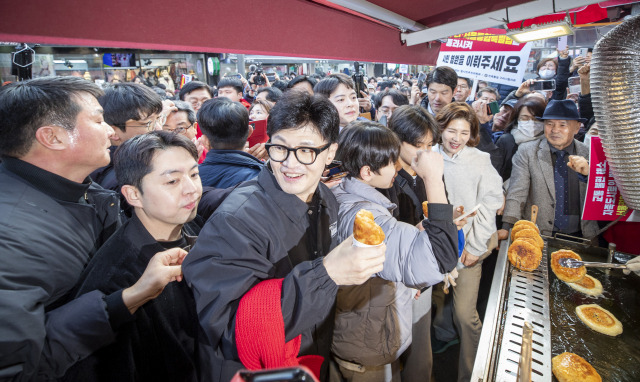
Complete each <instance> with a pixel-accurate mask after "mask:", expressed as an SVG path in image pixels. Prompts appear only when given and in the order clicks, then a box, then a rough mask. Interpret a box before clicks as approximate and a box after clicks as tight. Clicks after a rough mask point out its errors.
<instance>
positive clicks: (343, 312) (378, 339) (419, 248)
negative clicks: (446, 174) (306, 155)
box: [332, 121, 458, 382]
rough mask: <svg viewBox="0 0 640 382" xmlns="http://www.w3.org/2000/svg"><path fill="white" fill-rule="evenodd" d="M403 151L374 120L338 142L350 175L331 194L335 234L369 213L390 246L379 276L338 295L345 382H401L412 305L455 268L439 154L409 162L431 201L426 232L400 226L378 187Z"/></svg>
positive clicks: (336, 349) (390, 177)
mask: <svg viewBox="0 0 640 382" xmlns="http://www.w3.org/2000/svg"><path fill="white" fill-rule="evenodd" d="M399 153H400V140H399V139H398V138H397V137H396V135H395V134H394V133H393V132H392V131H390V130H389V129H387V128H385V127H384V126H382V125H380V124H377V123H373V122H360V121H358V122H353V123H351V124H349V125H348V128H347V129H345V131H344V132H343V133H342V135H341V136H340V141H339V144H338V152H337V159H338V160H340V161H342V166H343V169H344V170H346V171H348V172H349V176H348V177H347V178H345V179H344V180H343V182H342V183H341V184H340V185H338V186H337V187H335V188H334V189H333V190H332V191H333V193H334V195H335V196H336V199H337V200H338V203H340V210H339V213H338V236H339V237H340V238H345V237H348V236H349V235H351V234H352V232H353V225H354V220H355V216H356V214H357V213H358V211H360V210H361V209H366V210H368V211H370V212H371V213H372V214H373V216H374V219H375V221H376V223H377V224H378V225H380V227H381V228H382V229H383V231H384V233H385V236H386V238H385V242H386V245H387V254H386V255H387V257H386V260H385V265H384V270H383V271H382V272H380V273H378V274H376V276H378V277H373V278H371V279H370V280H369V281H367V282H366V283H364V284H363V285H360V286H346V287H345V286H343V287H340V289H339V291H338V295H337V301H336V327H335V331H334V336H333V345H332V352H333V354H334V359H335V360H336V362H337V364H338V366H339V369H340V373H341V374H342V377H343V378H345V379H346V380H347V381H352V382H358V381H368V382H369V381H370V382H377V381H380V382H384V381H390V380H396V379H398V378H399V372H400V369H401V368H400V366H399V361H398V358H399V357H400V355H401V354H402V353H403V352H404V351H405V350H406V349H407V348H408V346H409V345H410V344H411V341H412V336H411V332H412V299H413V297H414V296H415V294H416V292H417V290H419V289H421V288H426V287H429V286H431V285H433V284H437V283H439V282H440V281H442V280H443V277H444V274H445V273H448V272H450V271H451V270H452V269H453V268H454V267H455V265H456V262H457V253H458V248H457V231H456V226H455V224H453V216H452V215H453V207H452V206H451V205H450V204H447V199H446V195H445V190H444V183H443V181H442V170H443V162H442V157H440V155H439V154H437V153H434V152H430V151H420V152H418V155H417V158H416V159H415V160H414V163H413V164H412V165H413V167H414V168H415V169H416V172H417V173H418V176H420V177H421V178H423V179H424V183H425V185H426V193H427V199H428V201H429V219H428V220H427V219H425V220H424V221H422V222H421V223H420V224H419V226H420V228H421V229H419V228H416V227H414V226H412V225H410V224H407V223H403V222H399V221H397V220H396V219H395V218H394V217H393V215H392V212H393V210H394V209H395V208H396V205H395V204H393V203H391V202H390V201H389V200H388V199H387V198H386V197H384V196H383V195H382V194H381V193H380V192H378V191H377V190H376V189H375V188H380V189H386V188H390V187H391V186H392V185H393V181H394V178H395V176H396V174H397V169H396V162H397V160H398V157H399ZM412 288H413V289H412ZM424 297H430V293H429V296H424ZM425 361H426V360H425Z"/></svg>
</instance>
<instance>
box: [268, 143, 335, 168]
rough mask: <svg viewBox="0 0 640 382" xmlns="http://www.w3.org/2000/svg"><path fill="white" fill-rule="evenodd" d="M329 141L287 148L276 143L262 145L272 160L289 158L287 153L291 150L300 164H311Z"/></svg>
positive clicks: (281, 160) (327, 145)
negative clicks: (319, 145)
mask: <svg viewBox="0 0 640 382" xmlns="http://www.w3.org/2000/svg"><path fill="white" fill-rule="evenodd" d="M329 146H331V143H327V144H326V145H324V146H322V147H295V148H289V147H287V146H283V145H276V144H273V143H266V144H265V145H264V147H265V148H266V149H267V153H268V154H269V158H271V160H272V161H274V162H284V161H286V160H287V158H289V153H291V152H292V151H293V153H294V154H295V156H296V159H297V160H298V162H300V163H301V164H306V165H309V164H313V162H315V161H316V158H317V157H318V154H320V153H321V152H323V151H324V150H326V149H328V148H329Z"/></svg>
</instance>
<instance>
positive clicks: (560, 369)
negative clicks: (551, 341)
mask: <svg viewBox="0 0 640 382" xmlns="http://www.w3.org/2000/svg"><path fill="white" fill-rule="evenodd" d="M551 370H552V371H553V375H555V376H556V378H557V379H558V382H601V381H602V378H601V377H600V374H598V372H597V371H596V369H594V368H593V366H591V364H589V362H587V361H585V359H584V358H582V357H580V356H579V355H577V354H574V353H566V352H565V353H562V354H560V355H557V356H555V357H553V358H552V359H551Z"/></svg>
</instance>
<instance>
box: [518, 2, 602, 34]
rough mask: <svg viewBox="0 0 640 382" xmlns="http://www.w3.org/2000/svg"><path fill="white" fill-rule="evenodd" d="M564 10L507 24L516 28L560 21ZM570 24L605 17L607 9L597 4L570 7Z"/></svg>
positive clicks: (564, 14)
mask: <svg viewBox="0 0 640 382" xmlns="http://www.w3.org/2000/svg"><path fill="white" fill-rule="evenodd" d="M566 15H567V13H566V12H558V13H552V14H550V15H545V16H540V17H534V18H532V19H526V20H522V21H516V22H513V23H509V24H507V25H508V27H509V29H518V28H524V27H528V26H530V25H532V24H536V25H540V24H546V23H551V22H555V21H562V20H564V18H565V17H566ZM569 16H571V20H572V24H589V23H594V22H596V21H600V20H602V19H606V18H607V9H606V8H604V7H601V6H600V5H598V4H591V5H587V6H584V7H580V8H575V9H571V10H570V11H569Z"/></svg>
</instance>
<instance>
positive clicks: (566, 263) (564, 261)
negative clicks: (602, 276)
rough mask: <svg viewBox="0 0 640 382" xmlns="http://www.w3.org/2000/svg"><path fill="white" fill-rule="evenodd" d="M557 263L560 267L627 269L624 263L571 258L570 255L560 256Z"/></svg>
mask: <svg viewBox="0 0 640 382" xmlns="http://www.w3.org/2000/svg"><path fill="white" fill-rule="evenodd" d="M558 263H559V264H560V266H561V267H565V268H580V267H582V266H585V267H593V268H616V269H627V266H626V265H625V264H613V263H594V262H591V261H580V260H576V259H572V258H570V257H562V258H560V259H559V260H558Z"/></svg>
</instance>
